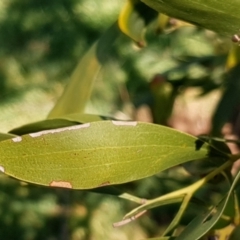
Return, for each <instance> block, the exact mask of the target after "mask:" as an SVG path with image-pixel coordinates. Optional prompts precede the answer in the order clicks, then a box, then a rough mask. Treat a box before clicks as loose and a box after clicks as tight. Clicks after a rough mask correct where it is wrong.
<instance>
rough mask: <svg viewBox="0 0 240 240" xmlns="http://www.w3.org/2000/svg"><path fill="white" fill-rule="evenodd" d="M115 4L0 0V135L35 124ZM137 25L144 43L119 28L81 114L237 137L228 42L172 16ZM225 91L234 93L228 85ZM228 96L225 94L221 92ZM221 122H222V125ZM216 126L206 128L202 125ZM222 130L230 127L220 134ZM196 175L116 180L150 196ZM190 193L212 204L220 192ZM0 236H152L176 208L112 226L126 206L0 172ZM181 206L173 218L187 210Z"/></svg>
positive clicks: (28, 239)
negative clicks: (143, 28)
mask: <svg viewBox="0 0 240 240" xmlns="http://www.w3.org/2000/svg"><path fill="white" fill-rule="evenodd" d="M123 4H124V2H123V1H122V0H115V1H111V0H101V1H98V0H51V1H49V0H41V1H40V0H36V1H32V0H21V1H18V0H1V2H0V113H1V114H0V123H1V124H0V132H3V133H4V132H8V131H10V130H11V129H12V128H15V127H18V126H21V125H23V124H26V123H30V122H34V121H39V120H43V119H44V118H46V116H47V115H48V113H49V111H50V110H51V109H52V107H53V106H54V103H55V102H56V101H57V99H58V98H59V96H60V95H61V93H62V92H63V90H64V87H65V85H66V83H67V82H68V80H69V78H70V76H71V73H72V72H73V70H74V68H75V67H76V65H77V63H78V62H79V60H80V59H81V57H82V56H83V55H84V53H86V52H87V50H88V48H89V47H90V46H91V45H92V44H93V43H94V42H95V41H96V40H97V39H98V38H99V37H100V36H101V35H102V34H103V32H104V31H105V30H106V29H107V28H109V27H110V26H111V25H112V24H113V23H114V22H115V21H116V20H117V18H118V15H119V12H120V11H121V9H122V7H123ZM159 26H160V25H159V23H158V21H157V19H156V20H155V21H152V22H151V23H150V24H149V25H148V28H147V31H146V42H147V46H146V47H145V48H140V47H139V46H137V44H135V43H134V42H133V41H132V40H131V39H129V38H128V37H127V36H125V35H124V34H121V35H120V37H119V38H118V39H117V41H116V42H115V43H113V46H112V51H111V61H108V62H107V64H105V65H104V68H103V70H102V73H101V74H100V75H99V76H98V79H96V83H95V86H94V91H93V94H92V96H91V99H90V101H89V104H88V107H87V112H88V113H95V114H101V115H105V116H113V117H115V118H119V119H136V120H140V121H148V122H154V123H158V124H164V125H168V126H171V127H174V128H177V129H179V130H182V131H185V132H188V133H191V134H194V135H198V134H203V133H204V134H205V133H209V132H210V131H213V132H214V133H216V134H220V133H221V131H222V129H223V126H225V128H226V132H227V133H228V134H231V135H232V134H235V135H236V136H237V135H239V121H240V117H239V106H240V104H239V102H240V101H239V100H238V98H239V97H238V95H237V94H238V93H239V89H240V83H239V81H235V80H236V79H238V78H239V77H240V73H239V70H238V68H236V66H238V60H236V58H234V57H233V56H234V54H233V53H235V52H236V51H237V50H234V47H233V46H232V43H231V42H230V40H229V39H225V38H223V37H220V36H218V35H217V34H216V33H213V32H211V31H208V30H204V29H201V28H198V27H195V26H192V25H189V24H186V23H183V22H181V21H178V20H176V19H169V21H168V23H167V24H166V25H164V27H161V26H160V27H159ZM233 89H235V90H236V91H235V92H234V91H232V90H233ZM229 96H231V97H229ZM226 123H230V125H229V124H228V125H226ZM213 125H214V126H216V127H215V128H213V127H212V126H213ZM229 129H230V130H229ZM196 179H197V176H194V177H189V175H188V174H187V173H186V172H185V171H184V170H183V169H181V168H174V169H172V170H169V171H168V172H166V173H165V172H164V173H160V174H158V175H156V176H153V177H151V178H147V179H144V180H141V181H136V182H134V183H129V184H125V185H123V186H121V188H122V189H123V191H127V192H129V193H132V194H134V195H137V196H139V197H143V198H154V197H157V196H159V195H161V194H164V193H167V192H170V191H172V190H176V189H178V188H180V187H183V186H186V185H187V184H190V183H191V182H193V181H194V180H196ZM211 188H212V186H210V187H209V188H208V189H204V190H203V191H202V192H200V193H199V196H200V197H201V198H203V199H205V200H207V201H208V200H209V201H210V200H211V201H213V202H216V201H217V200H218V199H219V197H220V195H221V194H220V193H221V191H222V189H223V188H224V187H223V186H222V189H215V190H214V193H213V194H209V192H211ZM0 190H1V192H0V239H8V240H15V239H18V240H35V239H36V240H38V239H39V240H40V239H41V240H42V239H46V240H58V239H59V240H60V239H62V240H67V239H72V240H88V239H90V240H96V239H97V240H101V239H105V240H106V239H109V240H118V239H119V240H125V239H126V240H128V239H129V240H134V239H143V238H147V237H154V236H157V235H158V234H159V233H161V232H162V231H163V228H164V227H165V226H166V225H167V223H169V221H170V220H171V219H172V217H173V216H174V214H175V212H176V210H177V209H178V205H170V206H168V207H163V208H156V209H154V211H150V212H149V213H147V214H146V215H144V216H143V217H141V218H140V219H139V220H137V221H135V222H133V223H130V224H128V225H126V226H123V227H121V228H117V229H114V228H113V227H112V223H114V222H117V221H120V220H121V219H122V217H123V216H124V214H126V213H127V212H128V211H130V210H131V209H132V208H133V207H136V204H133V203H129V202H126V201H124V200H121V199H118V198H117V197H114V196H108V195H101V194H97V193H91V192H85V191H68V190H61V189H52V188H51V189H48V188H44V187H40V186H35V185H26V184H24V183H19V182H18V181H16V180H14V179H10V178H7V177H6V176H3V175H0ZM197 210H198V209H196V207H195V206H191V208H190V209H189V211H188V212H187V214H186V216H185V217H184V219H183V223H182V224H185V223H187V222H188V221H189V220H190V219H191V218H192V217H193V216H194V214H196V213H197Z"/></svg>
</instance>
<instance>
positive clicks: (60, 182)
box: [49, 181, 72, 188]
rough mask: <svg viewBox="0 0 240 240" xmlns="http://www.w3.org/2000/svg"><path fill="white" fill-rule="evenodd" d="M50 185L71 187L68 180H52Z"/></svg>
mask: <svg viewBox="0 0 240 240" xmlns="http://www.w3.org/2000/svg"><path fill="white" fill-rule="evenodd" d="M49 186H50V187H61V188H72V184H71V183H70V182H64V181H52V182H50V184H49Z"/></svg>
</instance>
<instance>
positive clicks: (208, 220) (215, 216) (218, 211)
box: [176, 172, 240, 240]
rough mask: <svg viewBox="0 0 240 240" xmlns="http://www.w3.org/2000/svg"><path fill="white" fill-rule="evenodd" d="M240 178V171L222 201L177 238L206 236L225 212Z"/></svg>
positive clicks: (190, 239)
mask: <svg viewBox="0 0 240 240" xmlns="http://www.w3.org/2000/svg"><path fill="white" fill-rule="evenodd" d="M239 178H240V172H238V174H237V176H236V177H235V179H234V181H233V184H232V186H231V188H230V190H229V192H228V194H227V195H226V196H225V197H224V198H223V199H222V201H221V202H220V203H219V204H218V205H217V206H216V208H213V209H211V210H209V211H208V212H207V213H206V214H201V215H199V216H197V217H196V218H195V219H194V220H193V221H192V222H191V223H190V224H189V225H188V226H187V227H186V228H185V229H184V230H183V232H182V233H181V234H180V235H179V236H178V237H177V238H176V240H183V239H184V240H193V239H194V240H198V239H200V238H201V237H202V236H204V235H205V234H206V233H207V232H208V231H209V230H210V229H211V228H212V227H213V226H214V225H215V224H216V223H217V221H218V220H219V219H220V217H221V215H222V214H223V212H224V210H225V208H226V206H227V204H228V201H229V200H230V199H231V198H230V197H231V196H232V193H233V190H234V188H235V186H236V184H237V182H238V180H239Z"/></svg>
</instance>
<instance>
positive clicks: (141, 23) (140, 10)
mask: <svg viewBox="0 0 240 240" xmlns="http://www.w3.org/2000/svg"><path fill="white" fill-rule="evenodd" d="M156 17H157V13H156V11H154V10H153V9H151V8H149V7H147V6H146V5H144V4H143V3H141V2H140V0H127V1H126V3H125V6H124V7H123V8H122V11H121V13H120V15H119V18H118V25H119V28H120V29H121V31H122V32H123V33H125V34H126V35H127V36H129V37H130V38H132V39H133V40H134V41H135V42H136V43H137V44H138V45H139V46H145V45H146V43H145V38H144V35H145V30H146V26H147V24H148V23H149V22H150V21H151V20H153V19H154V18H156Z"/></svg>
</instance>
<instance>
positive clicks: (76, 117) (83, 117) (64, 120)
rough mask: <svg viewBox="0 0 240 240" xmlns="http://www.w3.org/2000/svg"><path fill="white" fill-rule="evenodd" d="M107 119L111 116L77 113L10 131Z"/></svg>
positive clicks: (32, 130)
mask: <svg viewBox="0 0 240 240" xmlns="http://www.w3.org/2000/svg"><path fill="white" fill-rule="evenodd" d="M106 119H110V117H104V116H98V115H94V114H85V113H75V114H69V115H65V116H62V117H60V118H53V119H47V120H43V121H39V122H35V123H30V124H26V125H23V126H21V127H18V128H15V129H12V130H11V131H10V133H13V134H17V135H24V134H27V133H33V132H39V131H43V130H48V129H56V128H62V127H69V126H73V125H76V124H80V123H87V122H97V121H101V120H106Z"/></svg>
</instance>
